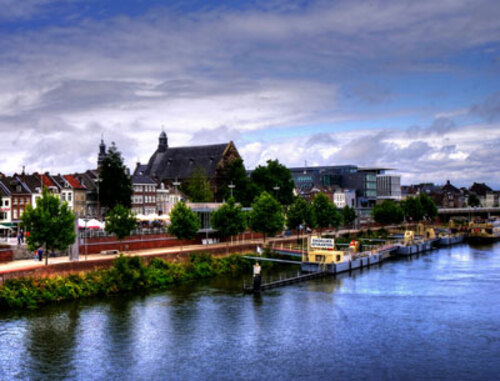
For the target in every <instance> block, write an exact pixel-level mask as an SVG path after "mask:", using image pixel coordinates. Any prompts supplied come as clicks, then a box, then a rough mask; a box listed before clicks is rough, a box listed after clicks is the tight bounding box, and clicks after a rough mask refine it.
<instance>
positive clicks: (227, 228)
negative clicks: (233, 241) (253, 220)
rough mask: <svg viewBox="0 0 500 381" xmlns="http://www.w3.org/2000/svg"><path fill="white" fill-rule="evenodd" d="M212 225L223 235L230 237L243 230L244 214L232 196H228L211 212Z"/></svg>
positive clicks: (244, 226) (244, 224)
mask: <svg viewBox="0 0 500 381" xmlns="http://www.w3.org/2000/svg"><path fill="white" fill-rule="evenodd" d="M212 226H213V227H214V229H217V230H218V231H219V233H220V234H221V235H222V236H223V237H232V236H233V235H236V234H238V233H242V232H244V231H245V228H246V216H245V213H244V212H243V210H242V208H241V206H240V205H237V204H236V203H235V201H234V198H229V200H228V201H227V202H226V203H225V204H223V205H222V206H221V207H220V208H219V209H217V210H215V211H213V212H212Z"/></svg>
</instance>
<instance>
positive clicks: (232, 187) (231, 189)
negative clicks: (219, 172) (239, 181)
mask: <svg viewBox="0 0 500 381" xmlns="http://www.w3.org/2000/svg"><path fill="white" fill-rule="evenodd" d="M227 187H228V188H229V190H230V191H231V198H233V189H234V188H236V185H234V184H233V182H232V181H231V184H229V185H228V186H227Z"/></svg>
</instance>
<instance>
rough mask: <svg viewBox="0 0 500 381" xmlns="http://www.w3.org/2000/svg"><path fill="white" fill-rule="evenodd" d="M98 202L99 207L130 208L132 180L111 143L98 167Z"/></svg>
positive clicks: (119, 154)
mask: <svg viewBox="0 0 500 381" xmlns="http://www.w3.org/2000/svg"><path fill="white" fill-rule="evenodd" d="M99 178H100V180H99V184H98V187H99V202H100V205H101V207H104V208H106V209H113V208H114V207H115V206H116V205H123V206H124V207H125V208H130V207H131V206H132V193H133V189H132V180H131V179H130V176H129V174H128V170H127V167H126V166H125V164H124V163H123V158H122V155H121V153H120V151H118V149H117V148H116V145H115V143H112V145H111V147H110V148H109V149H108V152H107V154H106V157H105V158H104V160H103V161H102V164H101V166H100V167H99Z"/></svg>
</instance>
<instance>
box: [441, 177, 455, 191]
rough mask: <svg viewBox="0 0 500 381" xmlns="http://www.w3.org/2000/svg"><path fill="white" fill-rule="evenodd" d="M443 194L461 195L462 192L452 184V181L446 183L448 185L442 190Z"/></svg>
mask: <svg viewBox="0 0 500 381" xmlns="http://www.w3.org/2000/svg"><path fill="white" fill-rule="evenodd" d="M441 189H442V190H443V192H450V193H460V190H459V189H458V188H457V187H455V186H454V185H452V184H451V183H450V180H448V181H446V184H445V185H443V187H442V188H441Z"/></svg>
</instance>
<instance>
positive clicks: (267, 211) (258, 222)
mask: <svg viewBox="0 0 500 381" xmlns="http://www.w3.org/2000/svg"><path fill="white" fill-rule="evenodd" d="M284 224H285V217H283V208H282V207H281V205H280V204H279V202H278V201H276V200H275V199H274V197H273V196H271V195H270V194H269V193H267V192H262V193H261V194H260V196H259V197H257V198H256V199H255V201H254V203H253V204H252V211H251V212H250V227H251V228H252V230H253V231H255V232H260V233H263V234H264V242H265V241H266V235H275V234H276V233H278V232H279V231H281V230H282V229H283V225H284Z"/></svg>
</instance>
